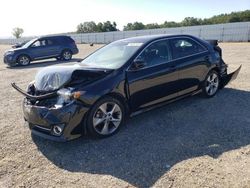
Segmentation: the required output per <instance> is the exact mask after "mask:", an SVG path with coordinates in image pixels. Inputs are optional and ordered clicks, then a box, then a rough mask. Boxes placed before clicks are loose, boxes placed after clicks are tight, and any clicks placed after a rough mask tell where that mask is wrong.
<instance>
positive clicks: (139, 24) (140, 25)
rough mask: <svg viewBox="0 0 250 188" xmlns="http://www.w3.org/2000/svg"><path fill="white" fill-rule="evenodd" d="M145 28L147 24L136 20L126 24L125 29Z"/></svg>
mask: <svg viewBox="0 0 250 188" xmlns="http://www.w3.org/2000/svg"><path fill="white" fill-rule="evenodd" d="M142 29H145V25H144V24H143V23H142V22H134V23H128V24H127V25H126V26H124V29H123V30H124V31H129V30H142Z"/></svg>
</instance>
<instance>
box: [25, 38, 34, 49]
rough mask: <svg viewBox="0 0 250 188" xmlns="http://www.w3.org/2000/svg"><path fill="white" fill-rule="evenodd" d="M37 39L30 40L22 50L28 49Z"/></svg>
mask: <svg viewBox="0 0 250 188" xmlns="http://www.w3.org/2000/svg"><path fill="white" fill-rule="evenodd" d="M36 40H37V39H32V40H30V41H29V42H27V43H26V44H24V45H23V46H22V48H28V47H29V46H30V45H31V44H32V43H33V42H35V41H36Z"/></svg>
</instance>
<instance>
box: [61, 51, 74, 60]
mask: <svg viewBox="0 0 250 188" xmlns="http://www.w3.org/2000/svg"><path fill="white" fill-rule="evenodd" d="M61 59H62V60H64V61H69V60H71V59H72V52H71V51H70V50H63V52H62V55H61Z"/></svg>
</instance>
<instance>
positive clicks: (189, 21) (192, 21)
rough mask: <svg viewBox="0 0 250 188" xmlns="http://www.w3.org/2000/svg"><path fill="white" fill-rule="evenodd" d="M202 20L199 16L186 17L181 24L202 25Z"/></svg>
mask: <svg viewBox="0 0 250 188" xmlns="http://www.w3.org/2000/svg"><path fill="white" fill-rule="evenodd" d="M201 24H202V20H201V19H199V18H194V17H186V18H185V19H184V20H183V21H182V22H181V25H183V26H194V25H201Z"/></svg>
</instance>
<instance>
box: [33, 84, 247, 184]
mask: <svg viewBox="0 0 250 188" xmlns="http://www.w3.org/2000/svg"><path fill="white" fill-rule="evenodd" d="M249 104H250V92H247V91H242V90H236V89H227V88H226V89H223V90H221V91H220V92H219V93H218V95H216V96H215V97H214V98H211V99H203V98H202V97H200V96H194V97H189V98H186V99H183V100H181V101H178V102H175V103H172V104H169V105H166V106H164V107H162V108H158V109H155V110H152V111H150V112H147V113H144V114H141V115H138V116H136V117H133V118H131V119H130V120H129V121H128V122H127V125H126V126H125V127H123V128H122V129H121V131H120V132H119V133H118V134H116V135H114V136H113V137H110V138H107V139H99V140H95V139H91V138H81V139H78V140H75V141H71V142H67V143H55V142H51V141H47V140H43V139H40V138H37V137H35V136H33V140H34V142H35V144H36V145H37V147H38V149H39V150H40V151H41V152H42V153H43V154H44V156H45V157H47V158H48V160H50V161H51V162H52V163H53V164H55V165H56V166H58V167H59V168H62V169H65V170H68V171H71V172H84V173H91V174H106V175H111V176H114V177H116V178H119V179H121V180H123V181H126V182H128V183H130V184H132V185H134V186H138V187H149V186H152V185H153V184H154V183H155V182H156V181H157V180H158V179H159V178H160V177H161V176H162V175H163V174H165V173H166V172H167V171H168V170H170V169H171V167H172V166H173V165H175V164H177V163H179V162H181V161H183V160H187V159H191V158H195V157H199V156H204V155H208V156H210V157H213V158H217V157H218V156H220V155H221V154H223V153H224V152H227V151H230V150H234V149H238V148H240V147H243V146H246V145H249V144H250V136H249V135H250V116H249V114H250V106H249Z"/></svg>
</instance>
